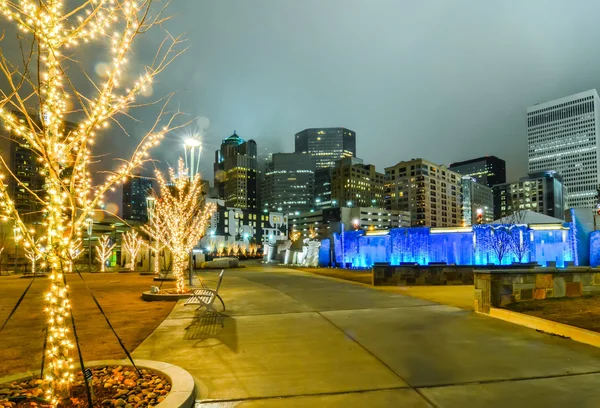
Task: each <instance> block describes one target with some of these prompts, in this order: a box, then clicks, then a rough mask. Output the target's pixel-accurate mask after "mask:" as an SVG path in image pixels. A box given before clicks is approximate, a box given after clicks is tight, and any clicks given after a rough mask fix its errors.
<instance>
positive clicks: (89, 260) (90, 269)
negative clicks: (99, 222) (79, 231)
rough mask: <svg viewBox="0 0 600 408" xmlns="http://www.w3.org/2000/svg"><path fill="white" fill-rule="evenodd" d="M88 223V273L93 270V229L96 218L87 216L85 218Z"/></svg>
mask: <svg viewBox="0 0 600 408" xmlns="http://www.w3.org/2000/svg"><path fill="white" fill-rule="evenodd" d="M85 223H86V224H87V233H88V273H91V272H92V229H93V228H94V220H93V219H91V218H87V219H86V220H85Z"/></svg>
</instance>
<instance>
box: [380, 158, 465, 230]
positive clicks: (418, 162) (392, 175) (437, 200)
mask: <svg viewBox="0 0 600 408" xmlns="http://www.w3.org/2000/svg"><path fill="white" fill-rule="evenodd" d="M385 178H386V182H385V183H386V184H385V205H386V208H387V209H390V210H401V211H410V215H411V220H412V225H414V226H431V227H455V226H459V225H461V224H462V211H461V210H462V209H461V205H460V201H461V199H460V187H461V186H460V181H461V175H460V174H458V173H456V172H454V171H452V170H448V169H447V168H446V167H445V166H439V165H437V164H434V163H432V162H430V161H427V160H423V159H412V160H410V161H405V162H400V163H398V164H396V165H395V166H392V167H386V169H385Z"/></svg>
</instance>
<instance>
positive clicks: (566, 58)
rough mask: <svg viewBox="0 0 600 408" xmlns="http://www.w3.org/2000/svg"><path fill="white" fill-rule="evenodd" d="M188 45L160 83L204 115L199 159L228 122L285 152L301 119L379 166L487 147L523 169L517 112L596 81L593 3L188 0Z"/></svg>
mask: <svg viewBox="0 0 600 408" xmlns="http://www.w3.org/2000/svg"><path fill="white" fill-rule="evenodd" d="M179 7H180V5H179V4H177V3H173V9H172V10H175V11H181V12H180V13H179V14H178V15H176V16H175V18H174V20H173V22H172V23H173V24H172V26H173V27H174V28H177V29H183V31H184V33H185V36H186V37H187V38H189V40H190V42H189V45H190V49H189V50H188V52H187V53H186V54H184V55H183V56H182V57H181V58H180V59H179V60H178V61H176V62H175V63H174V65H173V67H172V69H171V71H170V73H169V74H168V80H166V79H165V78H164V77H163V78H161V81H160V84H159V87H163V86H165V87H166V88H175V89H183V90H184V91H183V92H182V93H181V94H180V95H178V97H180V98H181V107H182V109H184V110H186V111H188V112H190V113H191V114H193V115H195V116H199V117H201V118H203V119H202V121H203V123H204V124H209V126H208V127H207V128H206V129H205V132H206V135H205V136H204V140H205V145H206V149H205V152H204V153H203V161H204V166H203V169H204V171H205V174H206V175H208V178H210V179H212V170H211V166H212V160H213V151H214V149H216V148H217V147H218V144H219V143H220V140H221V139H223V138H225V137H227V136H229V135H230V134H231V133H232V132H233V130H234V129H236V130H237V133H238V134H239V135H240V136H241V137H243V138H245V139H250V138H252V139H255V140H256V141H257V143H258V147H259V150H261V151H262V150H263V149H264V148H265V147H266V148H268V149H269V151H271V152H278V151H284V152H291V151H293V149H294V145H293V143H294V134H295V133H296V132H298V131H300V130H302V129H304V128H307V127H325V126H345V127H348V128H350V129H352V130H354V131H356V133H357V156H358V157H360V158H362V159H364V160H365V162H366V163H373V164H375V165H376V166H377V168H378V170H379V171H383V168H384V167H385V166H391V165H393V164H395V163H397V162H398V161H401V160H406V159H410V158H413V157H423V158H425V159H428V160H432V161H434V162H438V163H440V164H449V163H451V162H454V161H460V160H466V159H470V158H474V157H477V156H481V155H485V154H489V155H496V156H499V157H501V158H503V159H505V160H506V161H507V172H508V180H515V179H517V178H518V177H520V176H523V175H525V173H526V171H527V141H526V121H525V115H526V109H527V107H528V106H530V105H533V104H535V103H539V102H544V101H547V100H551V99H555V98H559V97H562V96H566V95H568V94H572V93H576V92H580V91H584V90H587V89H590V88H596V87H598V86H600V75H599V73H600V57H599V53H598V52H597V51H596V47H595V44H596V40H597V39H598V38H600V28H598V24H597V22H596V16H597V15H599V14H600V3H598V2H594V1H585V0H579V1H576V2H569V3H567V2H564V1H552V0H550V1H546V0H530V1H527V2H521V1H503V2H480V1H466V0H462V1H461V0H459V1H443V0H432V1H427V2H406V1H396V0H390V1H386V0H375V1H369V2H363V1H353V0H325V1H315V0H309V1H302V2H276V1H266V0H264V1H259V0H253V1H246V2H241V1H230V0H224V1H219V2H212V1H195V2H193V3H188V4H186V6H185V10H177V9H178V8H179Z"/></svg>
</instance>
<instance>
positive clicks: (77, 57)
mask: <svg viewBox="0 0 600 408" xmlns="http://www.w3.org/2000/svg"><path fill="white" fill-rule="evenodd" d="M76 3H77V4H72V3H71V2H68V3H67V2H64V1H61V0H45V1H34V0H18V1H17V0H0V16H3V17H4V18H5V19H6V20H7V21H8V23H9V24H14V25H15V26H16V28H17V29H19V30H20V32H21V33H20V40H21V41H23V43H22V44H23V45H24V48H27V49H30V50H31V52H29V51H27V52H25V53H24V55H26V58H25V60H22V59H21V56H19V58H18V60H17V61H9V60H8V59H7V57H6V54H1V55H0V73H1V74H2V75H3V76H4V78H3V83H5V84H6V86H5V87H3V90H2V91H1V92H0V124H2V125H3V126H4V128H5V130H6V132H3V134H5V135H8V136H9V137H10V138H12V139H13V140H14V141H15V142H17V143H19V144H20V145H22V146H27V147H28V148H29V149H31V150H32V151H33V153H34V154H35V156H36V157H38V165H39V167H40V168H41V176H42V177H43V178H44V191H43V192H40V191H33V190H32V189H30V187H29V185H28V184H26V183H24V182H23V181H21V180H20V179H19V178H18V177H17V175H15V174H13V173H12V172H11V171H10V168H9V167H8V166H7V164H6V162H5V161H4V159H3V158H2V157H0V165H1V166H2V167H3V168H4V170H5V172H6V173H8V175H9V176H10V177H11V178H12V179H13V180H14V181H15V182H16V184H17V185H18V187H19V189H20V190H23V191H25V192H26V193H27V194H28V195H29V196H30V197H31V199H32V200H35V201H37V202H38V203H39V204H40V205H41V207H42V208H43V222H42V224H41V225H42V227H43V228H44V234H43V235H44V236H45V245H44V249H45V252H44V255H43V257H44V259H45V261H46V263H47V264H48V266H49V269H50V279H49V282H50V283H49V286H50V287H49V290H48V292H47V293H46V295H45V301H46V306H45V312H46V320H47V323H48V332H47V334H48V340H47V349H46V359H45V361H46V362H47V367H46V369H45V371H44V372H45V375H46V378H47V379H48V380H49V381H50V382H51V386H50V387H49V388H48V389H47V390H46V392H45V395H44V397H45V399H46V400H47V401H49V402H50V403H51V404H52V405H56V404H57V403H59V402H60V401H61V400H63V399H66V398H68V397H69V387H70V384H71V382H72V381H73V379H74V364H73V358H72V356H71V354H72V349H73V347H74V343H73V341H72V334H71V329H70V327H69V325H70V321H71V303H70V301H69V294H68V292H69V287H68V285H66V283H65V282H66V281H65V279H64V275H63V274H64V272H68V271H71V269H72V260H73V258H74V255H78V254H79V253H80V251H79V250H78V247H79V246H80V244H81V236H82V228H83V226H84V222H85V219H86V218H87V217H88V216H89V215H90V214H92V213H93V211H94V209H96V208H98V207H99V206H100V205H101V204H102V201H103V197H104V194H105V193H106V192H107V191H109V189H111V188H113V186H114V185H115V184H118V183H122V182H123V181H125V180H126V179H127V178H128V177H129V176H130V174H131V173H132V172H133V171H134V170H136V169H137V168H139V167H140V166H141V165H142V164H144V163H145V162H146V161H147V160H148V152H149V149H150V148H152V147H154V146H156V145H157V144H158V143H159V142H160V141H161V140H162V139H163V138H164V137H165V135H166V134H167V133H168V132H170V131H172V130H174V129H177V128H179V127H181V126H184V125H185V124H183V123H182V124H179V125H174V124H175V123H176V122H175V118H176V117H177V116H178V113H175V114H174V115H166V111H165V109H166V106H167V104H168V101H169V100H170V97H167V98H165V99H164V103H163V106H162V109H161V110H160V112H159V114H158V116H157V117H156V120H155V121H154V122H153V123H151V124H150V126H149V129H148V132H147V133H146V134H145V135H144V136H143V137H142V139H141V141H140V142H139V145H138V146H137V148H136V149H135V150H134V152H133V154H132V155H131V156H130V157H129V158H128V159H126V160H123V161H122V162H121V165H120V166H119V167H118V168H117V169H116V170H114V171H111V172H108V174H107V176H106V178H105V180H104V181H102V182H100V183H99V184H95V183H94V182H93V180H92V177H91V173H90V170H89V168H90V164H91V161H92V160H93V157H95V155H94V154H93V148H94V145H95V143H96V142H97V140H98V138H99V136H100V135H101V134H103V131H104V130H105V129H106V128H108V127H109V126H110V125H111V124H116V125H117V126H116V127H117V128H121V129H123V127H122V126H121V125H120V124H119V121H118V120H119V115H120V114H121V113H124V112H126V111H127V115H131V112H130V110H131V109H132V108H135V107H137V106H142V104H140V103H139V102H138V101H137V99H138V96H139V95H140V94H142V93H143V92H144V91H145V90H146V89H147V88H148V87H149V86H151V84H152V83H153V80H154V77H155V76H156V75H158V74H159V73H161V72H162V71H163V70H164V69H165V68H166V67H167V66H168V65H169V64H170V63H171V61H172V60H173V58H175V57H176V56H177V55H178V54H179V53H180V51H178V50H177V48H178V45H179V44H180V41H179V39H178V38H176V37H172V36H170V35H167V38H166V39H165V41H164V42H163V43H162V44H161V45H160V46H159V50H158V52H157V54H156V57H155V58H154V60H153V61H152V62H151V63H150V64H149V65H148V66H146V67H144V69H143V72H142V73H141V75H139V76H138V78H137V79H135V80H133V81H130V82H128V81H127V78H128V77H129V76H126V75H125V74H126V73H127V69H129V68H131V67H135V66H136V64H131V63H129V60H128V56H129V54H130V52H131V48H132V45H133V43H134V39H135V38H136V37H137V36H138V35H140V34H143V33H145V32H147V31H148V30H149V29H150V28H151V27H152V26H153V25H157V24H160V23H162V22H163V21H164V19H165V18H164V17H162V12H163V8H162V7H158V8H157V10H159V14H158V15H155V16H153V15H152V13H151V12H152V11H153V10H154V8H152V7H151V5H152V0H140V1H138V2H135V1H130V0H84V1H81V2H76ZM67 4H69V5H71V7H72V8H71V9H69V8H68V6H67ZM5 25H6V23H5V22H3V23H2V26H3V27H4V26H5ZM0 39H2V35H0ZM5 41H6V40H5ZM88 42H96V43H97V44H99V45H100V46H105V47H106V48H107V49H108V52H109V56H110V62H109V63H108V64H107V65H108V68H107V69H106V72H105V73H104V74H105V75H103V76H102V77H101V79H100V80H97V78H96V77H94V75H91V74H89V73H87V72H86V73H85V76H84V77H85V78H86V79H87V80H89V81H90V82H91V83H92V86H88V85H89V82H86V83H85V88H82V89H78V88H77V86H76V81H73V80H72V78H69V77H68V75H67V73H68V72H74V71H76V70H77V68H81V70H82V71H86V66H84V65H83V64H81V63H78V62H77V61H85V63H86V64H87V63H90V62H91V61H90V59H91V58H90V57H94V56H95V55H102V54H101V53H98V52H97V51H96V49H94V50H92V51H91V52H90V51H89V50H86V53H85V54H82V50H85V48H84V47H83V46H84V45H85V44H86V43H88ZM1 48H4V47H1ZM27 57H28V58H27ZM99 62H104V61H99ZM78 64H79V67H77V65H78ZM32 72H34V73H36V74H31V73H32ZM32 107H35V109H36V112H32V111H31V108H32ZM69 118H77V121H78V126H77V127H76V128H74V129H67V127H66V126H65V122H66V121H67V120H68V119H69ZM111 132H114V131H111ZM7 186H8V182H7V181H6V180H5V179H4V178H2V179H1V181H0V213H1V216H2V218H3V219H11V220H12V221H13V222H14V223H15V226H16V227H17V228H19V230H20V231H22V239H21V241H22V242H23V245H25V247H29V248H31V249H32V250H33V251H36V252H37V251H41V247H39V246H36V245H35V241H34V239H33V237H32V235H31V234H30V233H29V232H28V229H27V228H26V226H25V224H24V222H23V218H22V215H23V214H19V212H18V211H17V210H16V208H15V203H14V200H13V198H11V197H10V195H9V193H8V187H7ZM38 248H39V249H38Z"/></svg>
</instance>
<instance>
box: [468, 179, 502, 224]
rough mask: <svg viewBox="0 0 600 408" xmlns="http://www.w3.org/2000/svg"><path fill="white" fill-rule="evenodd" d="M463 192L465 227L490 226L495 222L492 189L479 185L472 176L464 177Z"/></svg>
mask: <svg viewBox="0 0 600 408" xmlns="http://www.w3.org/2000/svg"><path fill="white" fill-rule="evenodd" d="M461 190H462V219H463V225H464V226H470V225H476V224H489V223H491V222H492V221H494V194H493V192H492V189H491V188H489V187H488V186H486V185H484V184H480V183H477V182H476V181H475V178H473V177H471V176H463V177H462V178H461Z"/></svg>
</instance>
